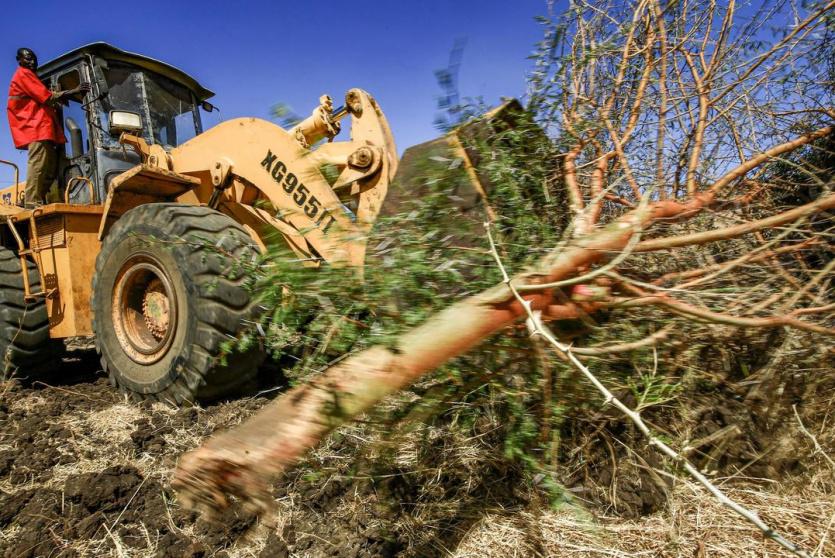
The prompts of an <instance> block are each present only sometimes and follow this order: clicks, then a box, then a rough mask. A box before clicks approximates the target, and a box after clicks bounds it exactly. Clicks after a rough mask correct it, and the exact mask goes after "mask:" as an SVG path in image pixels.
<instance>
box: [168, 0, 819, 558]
mask: <svg viewBox="0 0 835 558" xmlns="http://www.w3.org/2000/svg"><path fill="white" fill-rule="evenodd" d="M833 6H835V2H829V3H823V4H819V5H816V6H813V7H812V8H810V10H809V13H808V14H806V15H805V17H804V18H798V19H797V21H796V23H795V24H794V25H793V26H792V28H791V29H788V30H787V31H786V33H785V34H784V36H782V37H779V38H778V39H776V40H775V41H774V42H773V43H772V44H765V43H764V44H759V45H757V46H756V47H754V46H751V43H752V42H754V39H757V40H758V41H759V37H760V35H761V33H763V29H764V27H763V26H764V25H765V22H766V21H768V17H766V16H769V17H775V16H776V14H778V13H779V7H774V8H764V10H765V13H764V14H761V15H762V16H763V17H762V18H760V19H759V20H757V21H756V22H755V24H749V25H745V26H741V28H737V27H736V26H735V25H734V13H735V6H734V4H733V3H731V4H730V5H729V6H728V7H727V9H725V10H722V9H720V7H719V6H717V5H716V4H715V3H712V2H697V3H679V4H677V5H675V6H672V5H670V6H666V7H664V6H662V5H661V4H660V3H657V2H652V1H639V2H636V3H632V4H629V5H628V6H619V7H614V6H609V5H589V4H586V3H582V2H578V3H575V4H573V5H572V7H571V9H570V10H569V12H568V14H567V15H566V16H565V17H563V18H558V19H555V20H554V21H550V22H548V23H547V25H546V31H547V34H546V39H545V41H543V45H542V49H543V50H542V52H540V56H539V58H538V64H537V66H536V68H535V71H534V75H533V76H532V80H531V103H530V104H531V107H532V108H533V109H535V110H536V111H537V113H538V114H539V115H540V117H541V118H543V119H544V122H545V124H547V125H552V126H556V127H557V128H558V130H557V132H556V138H557V140H556V142H557V145H558V147H559V150H560V154H559V160H558V165H557V168H558V172H557V174H556V175H555V176H554V177H553V187H555V188H561V189H562V190H563V191H564V192H565V195H566V198H567V200H568V204H569V209H570V212H571V213H570V214H571V215H572V216H573V219H572V220H571V223H570V224H569V226H568V227H567V229H566V231H565V233H564V235H563V240H562V242H560V243H559V245H557V246H556V247H554V248H553V249H552V250H551V251H550V252H549V253H547V254H546V255H545V256H544V257H541V258H540V259H539V260H538V261H536V263H534V264H533V265H530V266H528V267H527V268H526V270H525V271H524V272H522V273H520V274H518V275H516V276H515V277H513V278H512V279H508V281H507V282H503V283H501V284H498V285H496V286H495V287H493V288H490V289H487V290H485V291H483V292H481V293H479V294H477V295H473V296H469V297H467V298H465V299H463V300H461V301H459V302H456V303H454V304H452V305H451V306H449V307H447V308H446V309H444V310H442V311H440V312H438V313H437V314H436V315H434V316H432V317H431V318H430V319H428V320H427V321H426V322H425V323H423V324H421V325H419V326H417V327H415V328H413V329H411V330H409V331H407V332H405V333H403V334H402V335H400V336H399V337H397V338H396V340H394V341H393V342H390V343H387V344H385V345H379V346H374V347H371V348H368V349H366V350H364V351H362V352H359V353H356V354H353V355H350V356H348V357H347V358H345V359H344V360H341V361H340V362H338V363H337V364H335V365H334V366H331V367H330V368H328V369H327V370H325V371H323V372H322V373H321V374H320V375H318V376H316V377H315V378H313V379H312V380H310V381H309V382H307V383H305V384H303V385H300V386H298V387H295V388H293V389H291V390H289V391H288V392H286V393H285V394H283V395H281V396H280V397H279V398H278V399H277V400H276V401H275V402H273V403H271V404H270V405H269V406H268V407H267V408H265V409H264V410H263V411H261V412H260V413H259V414H257V415H256V416H254V417H253V418H251V419H250V420H248V421H246V422H245V423H243V424H242V425H241V426H239V427H237V428H235V429H233V430H230V431H228V432H225V433H221V434H219V435H217V436H215V437H214V438H212V439H211V440H210V441H209V442H208V443H206V444H205V445H204V446H202V447H201V448H199V449H197V450H195V451H194V452H191V453H189V454H186V455H185V456H183V458H182V460H181V462H180V465H179V469H178V471H177V473H176V476H175V479H174V485H175V486H176V487H177V489H178V491H179V493H180V496H181V498H182V500H183V502H184V503H185V504H186V505H190V506H195V507H199V508H204V509H207V510H211V509H218V508H223V507H225V506H227V505H229V503H230V500H229V498H228V496H229V495H232V496H235V497H237V498H240V499H242V500H244V502H246V503H249V504H254V505H256V506H265V505H266V503H267V501H268V490H267V488H268V483H269V480H270V479H271V478H273V477H274V475H276V474H277V473H280V472H281V471H283V470H285V469H286V468H287V467H289V466H291V465H292V464H294V463H295V462H297V461H298V460H299V459H300V458H301V457H302V456H303V455H304V454H305V452H306V451H307V450H308V449H310V448H311V447H314V446H315V445H317V444H318V443H319V442H320V441H321V440H322V439H323V438H324V437H325V436H326V435H327V434H328V433H329V432H331V431H332V430H333V429H334V428H335V427H337V426H338V425H339V424H341V423H343V422H345V421H348V420H351V419H352V418H354V417H356V416H357V415H359V414H361V413H363V412H366V411H368V410H369V409H370V408H372V406H373V405H375V404H376V403H377V402H379V401H380V400H381V399H383V398H384V397H386V396H387V395H389V394H391V393H394V392H396V391H397V390H400V389H402V388H403V387H404V386H406V385H408V384H409V383H411V382H413V381H414V380H415V379H416V378H418V377H420V376H421V375H422V374H424V373H426V372H427V371H430V370H433V369H434V368H436V367H438V366H440V365H442V364H443V363H445V362H446V361H448V360H449V359H451V358H453V357H455V356H457V355H460V354H462V353H465V352H466V351H468V350H470V349H471V348H473V347H474V346H476V345H478V344H479V343H480V342H481V341H482V340H484V339H485V338H487V337H488V336H490V335H492V334H494V333H496V332H498V331H501V330H502V329H503V328H507V327H508V326H510V325H511V324H514V323H515V322H517V321H518V320H520V319H521V318H530V317H531V315H532V313H534V312H535V313H536V314H535V315H536V316H540V317H541V319H542V320H545V321H547V320H583V319H586V318H587V317H588V316H593V315H595V314H596V313H600V312H605V311H609V310H611V309H618V310H628V309H636V310H640V309H645V308H647V307H648V306H652V307H657V308H659V309H660V310H661V311H663V312H664V313H663V314H661V315H660V316H659V318H658V320H659V324H660V325H663V321H664V320H665V319H667V318H666V316H670V315H672V316H680V317H683V318H684V319H685V321H688V320H689V321H692V322H693V323H696V322H708V323H716V324H725V325H730V326H734V327H739V328H797V329H800V330H804V331H808V332H811V333H813V334H816V335H820V336H822V337H823V338H824V339H831V338H832V337H835V329H834V328H833V326H832V322H831V320H832V318H831V316H832V310H833V302H832V300H831V297H830V296H829V294H828V293H829V292H830V291H829V287H830V284H831V283H830V282H831V278H832V275H833V273H832V270H833V265H832V259H831V251H827V250H829V248H828V247H827V245H828V244H830V243H831V241H830V240H829V238H830V236H831V234H832V222H831V218H830V217H827V216H828V215H830V213H829V212H831V211H832V210H833V209H835V194H833V193H832V169H831V168H826V167H823V168H822V167H821V166H819V161H820V160H821V158H820V157H819V154H820V153H821V152H824V154H826V153H827V151H826V150H827V147H826V146H830V147H831V145H832V143H831V137H832V134H833V130H835V128H833V126H832V125H831V124H830V123H829V122H831V120H832V118H833V116H835V112H833V109H832V104H831V89H827V84H826V83H825V80H821V78H820V76H819V75H818V70H817V69H816V68H815V67H814V65H810V64H809V61H810V56H813V53H814V52H815V49H817V48H820V46H821V45H820V41H819V39H818V38H817V37H816V35H815V34H814V33H815V32H817V31H820V30H821V29H822V28H823V26H824V24H825V18H824V16H825V15H826V14H827V13H828V11H829V10H831V8H832V7H833ZM760 42H762V41H760ZM557 46H559V47H561V48H563V49H564V52H561V53H555V49H556V47H557ZM787 89H788V90H790V91H787ZM821 100H823V102H822V101H821ZM551 131H552V132H553V130H551ZM764 137H767V138H768V144H767V145H765V144H764V143H765V140H763V139H761V138H764ZM778 138H781V139H780V140H779V141H775V140H778ZM786 169H789V170H790V171H791V172H787V170H786ZM711 177H712V178H711ZM787 177H788V178H787ZM787 182H790V184H789V186H790V188H788V189H787V188H786V183H787ZM787 190H788V191H790V192H796V191H797V190H803V191H804V192H813V194H814V195H813V196H811V197H812V199H811V200H809V201H808V202H807V203H801V204H798V203H793V204H792V203H786V201H785V200H784V199H781V198H780V196H779V194H780V193H781V192H783V193H785V192H786V191H787ZM485 204H487V205H488V206H490V207H491V208H492V209H493V211H490V212H487V213H488V214H489V215H501V214H502V212H501V211H500V210H496V207H495V206H496V205H500V202H499V203H497V202H496V200H493V199H489V200H485ZM821 216H823V219H821V218H820V217H821ZM499 226H501V224H500V225H499ZM506 228H507V227H506ZM509 234H512V233H509ZM648 237H652V238H648ZM733 242H741V243H742V251H743V252H744V253H743V254H742V255H736V254H733V257H730V256H725V255H724V253H725V252H728V253H729V254H731V253H732V251H731V250H729V249H728V246H729V243H733ZM706 246H716V247H717V248H716V250H714V251H713V252H711V256H710V258H707V259H708V263H707V264H703V265H696V266H693V267H689V268H685V269H679V270H676V271H674V272H663V273H662V272H659V273H657V274H655V275H653V274H652V273H650V272H649V271H651V266H647V265H646V261H647V260H642V259H641V258H646V257H652V256H653V255H654V254H656V253H659V252H661V253H663V254H671V255H672V258H673V259H676V258H677V256H676V254H691V253H692V252H688V250H695V249H696V247H698V249H699V250H704V249H705V247H706ZM810 246H814V247H818V248H820V249H821V250H822V251H821V254H823V255H818V254H816V255H815V257H814V258H806V257H805V253H804V251H806V250H808V249H809V247H810ZM739 250H740V249H739V248H737V251H739ZM781 258H782V259H781ZM684 259H685V260H686V261H687V262H688V264H690V263H694V262H696V261H697V260H698V259H699V258H695V257H690V258H689V259H688V258H684ZM755 262H761V263H762V264H763V265H761V266H760V267H758V272H759V273H761V274H762V276H761V279H760V281H761V282H760V283H758V284H754V285H746V286H745V288H735V289H734V290H733V291H732V292H731V293H730V294H728V295H726V296H721V297H717V296H716V293H715V292H714V291H713V288H714V287H716V285H717V284H718V285H721V281H723V280H725V279H727V278H728V276H729V275H731V274H732V272H733V270H734V269H736V268H738V267H740V266H743V265H744V266H750V265H752V264H753V263H755ZM659 330H661V328H660V327H659ZM651 337H652V339H650V340H649V341H647V342H646V343H644V344H643V345H641V346H651V345H653V344H655V343H658V342H661V341H663V340H664V338H665V336H663V335H654V336H651ZM636 343H639V342H636ZM626 345H630V344H623V346H617V344H615V343H612V344H610V346H609V349H613V348H614V350H615V351H618V350H621V351H624V350H631V349H632V348H633V346H637V345H635V343H632V344H631V345H632V346H626ZM606 348H607V347H595V348H589V349H587V350H589V351H592V354H594V351H597V352H598V353H599V352H600V351H604V350H606ZM569 353H570V351H569ZM576 354H578V355H580V356H582V355H583V352H582V350H577V351H576ZM567 358H569V359H571V358H574V359H576V358H577V357H575V356H573V355H572V354H568V355H567ZM578 362H579V361H578ZM788 544H790V543H788ZM787 548H793V547H792V546H787ZM794 550H795V551H797V552H800V553H801V554H802V551H798V550H796V549H794Z"/></svg>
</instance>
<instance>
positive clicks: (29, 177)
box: [24, 141, 51, 206]
mask: <svg viewBox="0 0 835 558" xmlns="http://www.w3.org/2000/svg"><path fill="white" fill-rule="evenodd" d="M50 147H51V146H50V142H47V141H33V142H32V143H30V144H29V163H28V165H27V167H26V194H25V196H24V201H25V204H26V205H27V206H32V205H35V204H41V203H44V195H43V189H44V183H45V182H46V179H47V178H48V177H47V176H46V174H47V169H46V167H47V165H48V164H49V157H50V154H49V151H50ZM46 188H48V186H46Z"/></svg>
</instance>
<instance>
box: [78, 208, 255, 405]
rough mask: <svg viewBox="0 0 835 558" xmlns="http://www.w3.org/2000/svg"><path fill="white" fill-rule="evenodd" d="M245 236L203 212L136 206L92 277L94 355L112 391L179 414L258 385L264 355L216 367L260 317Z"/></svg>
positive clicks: (231, 357)
mask: <svg viewBox="0 0 835 558" xmlns="http://www.w3.org/2000/svg"><path fill="white" fill-rule="evenodd" d="M257 253H258V252H257V249H256V248H255V247H254V246H253V244H252V240H251V238H250V236H249V235H248V234H247V232H246V231H245V230H244V229H243V228H242V227H241V226H240V225H238V224H237V223H236V222H234V221H233V220H232V219H230V218H229V217H227V216H226V215H224V214H222V213H220V212H218V211H215V210H213V209H210V208H207V207H198V206H189V205H183V204H174V203H153V204H146V205H140V206H138V207H135V208H133V209H131V210H130V211H128V212H126V213H125V214H124V215H123V216H122V217H121V218H120V219H119V220H118V221H117V222H116V224H115V225H113V228H112V229H111V230H110V232H109V233H108V234H107V236H106V237H105V239H104V242H103V244H102V249H101V252H100V253H99V255H98V258H97V259H96V273H95V275H94V276H93V301H92V306H93V329H94V330H95V333H96V349H97V350H98V352H99V354H100V355H101V363H102V366H103V367H104V369H105V370H106V371H107V372H108V374H109V375H110V379H111V381H112V382H113V383H114V384H116V385H117V386H119V387H120V388H122V389H123V390H125V391H127V392H128V393H131V394H133V395H134V396H135V397H136V398H138V399H153V400H160V401H165V402H168V403H173V404H177V405H179V404H182V403H184V402H193V401H207V400H213V399H218V398H220V397H224V396H229V395H234V394H237V393H239V392H240V391H241V390H243V389H245V388H247V387H248V386H250V385H252V384H253V383H254V382H255V379H256V374H257V371H258V366H259V365H260V364H261V361H262V360H263V359H264V352H263V349H261V348H260V347H255V348H253V349H250V350H248V351H246V352H237V351H233V352H232V353H230V354H228V355H227V356H226V360H225V364H223V363H221V361H220V359H219V358H218V357H219V355H220V354H221V352H222V346H221V345H222V343H223V342H224V341H231V340H234V339H235V337H236V336H238V335H239V334H240V333H241V332H242V330H243V329H244V328H245V326H246V323H247V322H250V321H251V320H253V319H255V318H256V317H257V306H256V305H255V304H254V303H253V302H252V300H251V298H250V295H249V292H248V290H247V287H246V280H247V276H246V273H245V271H244V270H243V269H242V266H241V263H242V262H243V263H249V262H251V261H253V260H254V258H255V257H256V256H257Z"/></svg>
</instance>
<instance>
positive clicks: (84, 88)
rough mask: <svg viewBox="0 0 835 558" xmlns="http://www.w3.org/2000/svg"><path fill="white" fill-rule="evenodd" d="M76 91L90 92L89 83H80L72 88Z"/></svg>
mask: <svg viewBox="0 0 835 558" xmlns="http://www.w3.org/2000/svg"><path fill="white" fill-rule="evenodd" d="M73 91H75V92H76V93H84V94H85V95H86V94H87V93H89V92H90V84H89V83H82V84H81V85H79V86H78V87H76V88H75V89H73Z"/></svg>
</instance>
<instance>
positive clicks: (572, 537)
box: [450, 482, 835, 558]
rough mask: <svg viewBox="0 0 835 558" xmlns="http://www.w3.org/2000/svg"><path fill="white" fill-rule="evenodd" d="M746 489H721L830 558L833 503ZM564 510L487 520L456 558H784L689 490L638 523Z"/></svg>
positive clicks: (681, 486) (814, 496)
mask: <svg viewBox="0 0 835 558" xmlns="http://www.w3.org/2000/svg"><path fill="white" fill-rule="evenodd" d="M775 488H777V492H768V491H764V490H761V489H753V488H736V489H728V492H729V493H730V495H731V496H732V497H733V498H734V499H736V500H737V501H740V502H742V503H744V504H745V505H746V506H750V507H751V508H753V509H757V510H759V511H760V513H761V515H762V516H764V517H767V518H768V519H769V521H771V522H772V523H773V524H774V525H776V526H778V527H779V528H780V529H781V530H782V531H783V532H785V533H787V534H789V535H791V537H792V538H793V540H796V541H797V542H798V543H799V544H800V545H802V546H803V547H804V548H805V549H807V550H809V551H811V553H812V555H813V556H817V557H824V556H835V520H834V519H835V495H833V494H824V493H820V492H814V491H811V490H808V491H805V492H794V491H789V490H785V491H784V490H781V489H780V488H779V487H775ZM583 515H584V514H581V513H577V510H573V509H571V507H565V508H563V509H560V510H527V511H525V512H523V513H520V514H515V515H505V516H500V515H495V514H491V515H487V516H485V517H484V518H483V519H482V520H481V521H480V522H479V523H478V524H477V525H475V526H474V527H473V529H471V530H470V532H469V533H468V534H467V536H466V537H465V538H464V539H463V540H462V541H461V544H460V545H459V546H458V548H457V549H456V550H455V551H454V552H451V553H450V555H451V556H453V557H455V558H475V557H476V556H477V557H479V558H492V557H496V558H498V557H506V556H548V557H559V556H573V557H578V558H592V557H594V558H598V557H604V556H619V557H628V556H651V557H653V558H662V557H663V558H668V557H669V558H693V557H696V558H708V557H713V558H747V557H750V558H755V557H756V558H762V557H777V556H791V554H789V553H787V552H786V551H784V550H783V549H781V548H780V547H779V546H777V545H776V544H774V543H773V542H772V541H770V540H765V539H764V538H763V537H762V536H761V534H760V532H759V531H758V530H757V529H755V528H754V527H752V526H749V525H748V524H745V523H743V522H740V521H739V518H738V517H737V516H736V515H735V514H734V513H733V512H731V511H730V510H728V509H727V508H724V507H722V506H721V505H719V504H718V503H717V502H716V501H714V500H713V499H711V498H708V497H706V496H705V493H704V491H703V490H701V489H700V488H699V487H697V486H695V485H694V484H692V483H690V482H679V483H678V485H677V487H676V489H675V490H674V491H673V494H672V498H671V500H670V502H669V505H668V508H667V510H666V511H664V512H661V513H657V514H654V515H651V516H648V517H643V518H640V519H637V520H624V519H621V518H616V517H598V518H596V519H594V520H590V519H587V518H584V517H583Z"/></svg>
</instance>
